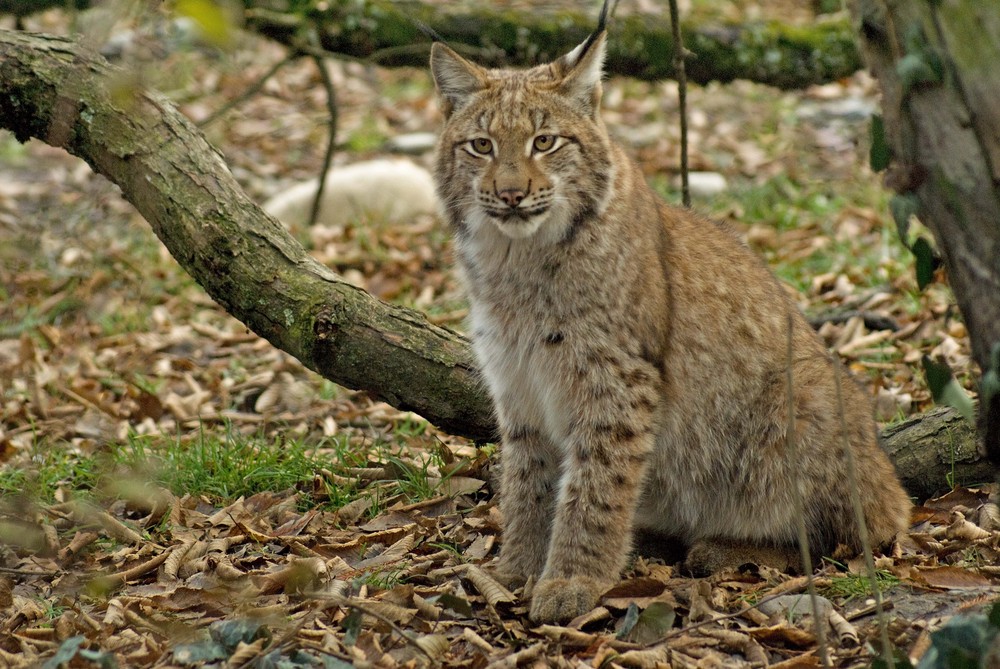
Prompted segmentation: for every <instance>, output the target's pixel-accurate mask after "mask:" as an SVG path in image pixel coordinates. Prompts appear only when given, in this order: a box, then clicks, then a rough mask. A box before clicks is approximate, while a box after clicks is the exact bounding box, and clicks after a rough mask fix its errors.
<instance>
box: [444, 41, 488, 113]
mask: <svg viewBox="0 0 1000 669" xmlns="http://www.w3.org/2000/svg"><path fill="white" fill-rule="evenodd" d="M431 75H432V76H433V77H434V85H435V86H437V91H438V95H439V96H440V97H441V103H442V105H441V108H442V111H443V112H444V116H445V118H448V117H449V116H451V115H452V113H453V112H454V111H455V110H457V109H461V108H462V107H464V106H465V103H466V102H468V101H469V98H470V97H472V95H473V94H474V93H476V92H477V91H480V90H482V89H484V88H486V82H487V77H486V71H485V70H483V68H481V67H479V66H478V65H476V64H474V63H470V62H469V61H467V60H465V59H464V58H462V57H461V56H459V55H458V54H457V53H455V52H454V51H452V50H451V49H449V48H448V47H446V46H445V45H444V44H441V43H440V42H435V43H434V44H433V45H432V46H431Z"/></svg>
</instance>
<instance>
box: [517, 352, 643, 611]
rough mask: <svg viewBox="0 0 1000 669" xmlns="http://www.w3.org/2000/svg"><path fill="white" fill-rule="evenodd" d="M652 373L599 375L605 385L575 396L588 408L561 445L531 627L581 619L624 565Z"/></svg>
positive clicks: (639, 482)
mask: <svg viewBox="0 0 1000 669" xmlns="http://www.w3.org/2000/svg"><path fill="white" fill-rule="evenodd" d="M653 374H655V372H650V371H645V370H643V369H641V368H640V369H633V370H632V371H631V372H630V371H628V370H627V369H620V368H614V369H612V370H610V371H609V372H607V373H605V374H602V376H605V377H607V376H611V377H612V378H610V379H607V378H606V379H603V380H602V381H603V382H602V383H600V384H597V385H590V386H589V387H586V388H584V389H582V391H584V392H586V394H587V395H588V396H589V397H590V398H591V405H590V406H589V407H587V409H586V410H584V411H581V412H580V414H581V415H580V416H578V417H577V418H576V419H575V420H574V421H573V424H572V426H571V430H570V436H569V439H568V442H567V444H566V453H565V456H564V457H565V458H566V460H565V464H564V471H563V474H562V478H561V480H560V484H559V485H560V488H559V495H558V503H557V507H556V515H555V520H554V523H553V527H552V538H551V540H550V543H549V551H548V560H547V562H546V564H545V570H544V571H543V572H542V578H541V580H540V581H539V582H538V584H537V585H536V586H535V589H534V592H533V594H532V602H531V618H532V619H533V620H536V621H539V622H553V621H563V620H568V619H571V618H574V617H576V616H578V615H580V614H582V613H586V612H587V611H589V610H590V609H591V608H593V606H594V605H595V604H596V603H597V600H598V598H599V597H600V595H601V593H602V592H603V591H604V590H606V589H607V588H608V586H610V585H611V584H613V583H614V582H615V580H616V579H617V578H618V575H619V574H620V572H621V570H622V568H623V567H624V566H625V561H626V559H627V557H628V553H629V548H630V546H631V540H632V528H633V525H634V516H635V509H636V505H637V503H638V498H639V494H640V491H641V488H642V482H643V478H644V476H645V472H646V467H647V461H648V456H649V453H650V451H652V449H653V440H654V436H653V431H652V414H653V407H654V406H655V403H656V399H655V398H656V395H655V393H654V390H653V387H652V381H651V379H652V378H653ZM594 398H600V399H601V401H600V402H599V403H598V402H595V401H594Z"/></svg>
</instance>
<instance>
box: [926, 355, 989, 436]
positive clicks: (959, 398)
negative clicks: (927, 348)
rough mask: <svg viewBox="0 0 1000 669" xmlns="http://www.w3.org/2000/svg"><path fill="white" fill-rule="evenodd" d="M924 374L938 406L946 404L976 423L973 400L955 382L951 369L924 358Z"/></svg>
mask: <svg viewBox="0 0 1000 669" xmlns="http://www.w3.org/2000/svg"><path fill="white" fill-rule="evenodd" d="M923 364H924V373H925V374H926V375H927V387H928V388H929V389H930V391H931V396H932V397H933V398H934V401H935V402H936V403H937V404H944V405H945V406H950V407H951V408H953V409H955V410H956V411H958V413H960V414H962V417H963V418H965V419H966V420H967V421H969V422H970V423H975V422H976V421H975V407H974V406H973V404H972V398H971V397H969V395H968V393H966V392H965V390H964V389H963V388H962V386H961V385H959V383H958V381H956V380H955V377H954V375H953V374H952V373H951V368H950V367H949V366H948V365H947V364H946V363H943V362H935V361H934V360H932V359H931V358H930V357H929V356H926V355H925V356H924V357H923Z"/></svg>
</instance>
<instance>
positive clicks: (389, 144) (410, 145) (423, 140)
mask: <svg viewBox="0 0 1000 669" xmlns="http://www.w3.org/2000/svg"><path fill="white" fill-rule="evenodd" d="M437 139H438V138H437V135H436V134H435V133H433V132H410V133H407V134H405V135H396V136H395V137H391V138H389V140H388V141H386V143H385V150H386V151H391V152H392V153H408V154H410V155H420V154H421V153H427V152H428V151H430V150H431V149H433V148H434V145H435V144H437Z"/></svg>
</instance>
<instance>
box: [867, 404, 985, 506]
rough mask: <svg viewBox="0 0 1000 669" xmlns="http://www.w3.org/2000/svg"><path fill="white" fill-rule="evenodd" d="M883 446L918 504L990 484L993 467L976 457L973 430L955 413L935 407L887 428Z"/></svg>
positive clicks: (976, 438)
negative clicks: (956, 489) (955, 490)
mask: <svg viewBox="0 0 1000 669" xmlns="http://www.w3.org/2000/svg"><path fill="white" fill-rule="evenodd" d="M882 445H883V446H884V447H885V449H886V450H887V451H888V452H889V455H891V456H892V458H893V459H894V460H895V462H896V471H897V472H899V475H900V478H902V479H903V484H904V485H905V486H906V490H907V492H909V493H910V494H911V495H913V496H914V497H916V498H917V499H920V500H924V499H927V498H929V497H933V496H934V495H935V494H937V493H941V492H943V491H946V490H948V489H949V488H951V487H953V486H960V485H964V486H970V485H974V484H977V483H986V482H989V481H992V480H993V466H992V465H991V464H990V463H989V462H988V461H987V460H986V459H984V458H983V457H981V456H980V454H979V437H978V435H977V434H976V430H975V429H974V428H973V427H972V426H971V425H969V423H968V421H966V420H965V418H963V417H962V416H961V415H960V414H959V413H958V412H957V411H955V410H954V409H950V408H947V407H938V408H936V409H932V410H930V411H928V412H927V413H925V414H921V415H919V416H914V417H912V418H908V419H907V420H905V421H903V422H901V423H898V424H897V425H893V426H890V427H887V428H886V429H885V430H883V432H882Z"/></svg>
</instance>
